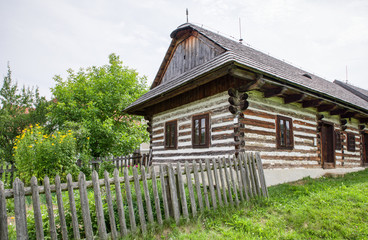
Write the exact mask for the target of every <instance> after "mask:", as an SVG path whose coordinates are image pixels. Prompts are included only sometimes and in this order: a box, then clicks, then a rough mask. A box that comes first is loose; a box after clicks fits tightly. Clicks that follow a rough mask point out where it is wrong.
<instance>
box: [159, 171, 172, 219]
mask: <svg viewBox="0 0 368 240" xmlns="http://www.w3.org/2000/svg"><path fill="white" fill-rule="evenodd" d="M160 182H161V192H162V202H163V204H164V213H165V219H166V220H167V219H169V218H170V212H169V203H168V199H167V196H168V191H169V189H166V181H165V177H164V167H163V166H162V165H160ZM170 204H171V203H170Z"/></svg>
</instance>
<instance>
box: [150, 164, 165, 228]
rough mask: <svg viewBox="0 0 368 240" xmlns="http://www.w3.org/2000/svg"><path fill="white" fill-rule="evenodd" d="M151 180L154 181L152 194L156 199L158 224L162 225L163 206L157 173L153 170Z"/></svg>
mask: <svg viewBox="0 0 368 240" xmlns="http://www.w3.org/2000/svg"><path fill="white" fill-rule="evenodd" d="M151 179H152V192H153V198H154V199H155V207H156V217H157V222H158V224H160V225H162V223H163V222H162V215H161V206H160V196H159V194H158V190H157V180H156V171H155V169H152V172H151Z"/></svg>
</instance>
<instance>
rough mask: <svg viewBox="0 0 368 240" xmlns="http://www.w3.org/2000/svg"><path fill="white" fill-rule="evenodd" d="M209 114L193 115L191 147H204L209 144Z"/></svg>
mask: <svg viewBox="0 0 368 240" xmlns="http://www.w3.org/2000/svg"><path fill="white" fill-rule="evenodd" d="M208 119H209V115H208V114H203V115H198V116H193V123H192V144H193V148H206V147H209V145H210V133H209V131H210V130H209V120H208Z"/></svg>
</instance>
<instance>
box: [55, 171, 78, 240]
mask: <svg viewBox="0 0 368 240" xmlns="http://www.w3.org/2000/svg"><path fill="white" fill-rule="evenodd" d="M66 180H67V184H68V195H69V207H70V213H71V217H72V226H73V236H74V239H80V233H79V224H78V216H77V208H76V206H75V199H74V189H73V185H72V183H73V179H72V175H70V173H69V174H68V175H66ZM50 194H51V192H50ZM50 200H51V199H50ZM51 204H52V203H51ZM51 206H52V205H51ZM54 224H55V223H54Z"/></svg>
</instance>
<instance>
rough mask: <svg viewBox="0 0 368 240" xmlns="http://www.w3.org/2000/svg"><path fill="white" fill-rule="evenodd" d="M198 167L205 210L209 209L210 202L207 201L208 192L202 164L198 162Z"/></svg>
mask: <svg viewBox="0 0 368 240" xmlns="http://www.w3.org/2000/svg"><path fill="white" fill-rule="evenodd" d="M199 167H200V169H201V177H202V186H203V194H204V202H205V204H206V208H207V209H210V201H209V199H208V192H207V184H206V182H207V181H206V178H205V176H204V167H203V164H202V162H199Z"/></svg>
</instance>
